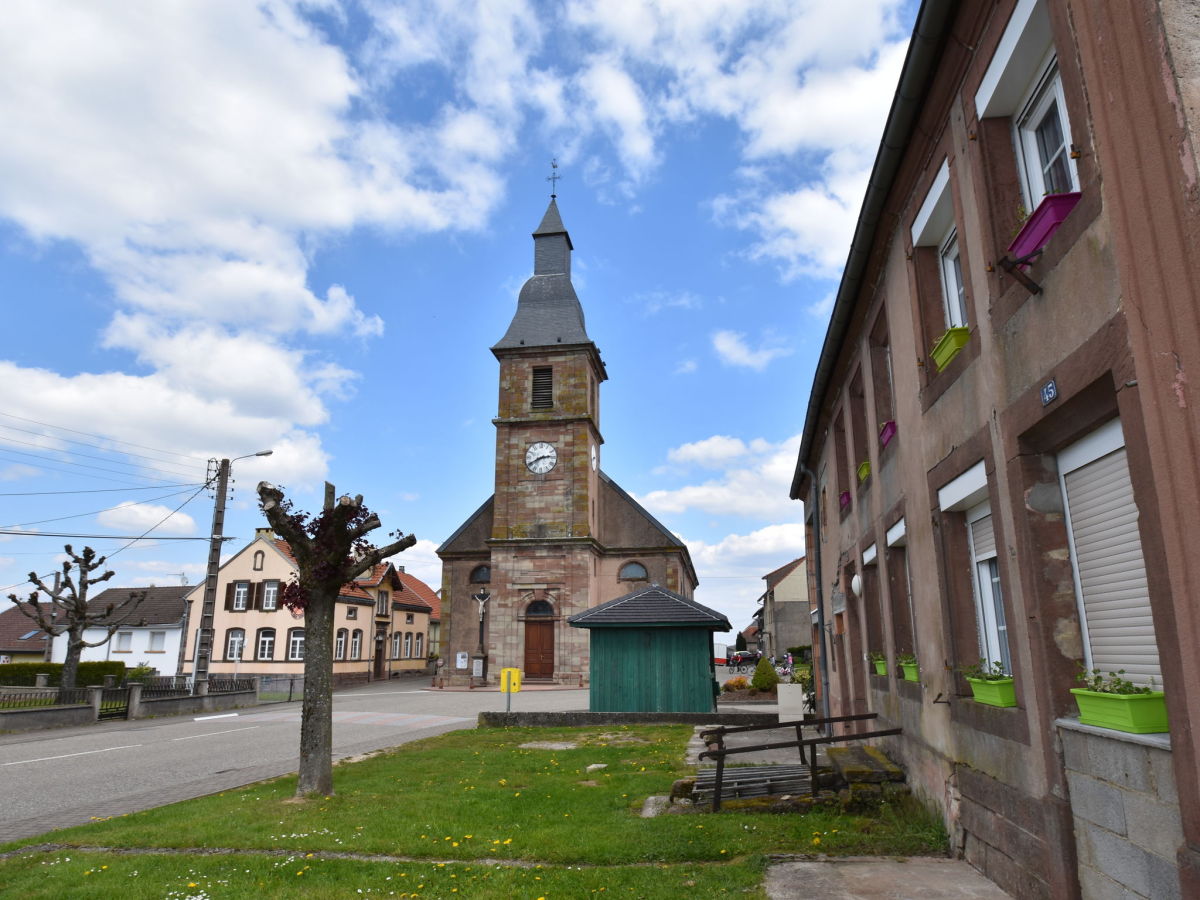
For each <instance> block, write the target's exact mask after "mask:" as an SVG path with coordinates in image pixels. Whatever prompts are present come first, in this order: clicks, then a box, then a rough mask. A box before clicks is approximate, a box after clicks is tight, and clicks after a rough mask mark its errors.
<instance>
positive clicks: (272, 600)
mask: <svg viewBox="0 0 1200 900" xmlns="http://www.w3.org/2000/svg"><path fill="white" fill-rule="evenodd" d="M278 607H279V582H278V581H264V582H263V588H262V609H263V612H272V611H273V610H275V609H277V608H278Z"/></svg>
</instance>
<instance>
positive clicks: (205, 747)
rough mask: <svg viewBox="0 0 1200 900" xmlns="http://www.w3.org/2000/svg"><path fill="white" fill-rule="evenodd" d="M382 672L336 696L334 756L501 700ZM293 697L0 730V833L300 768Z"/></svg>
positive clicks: (534, 705)
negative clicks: (229, 709) (149, 716)
mask: <svg viewBox="0 0 1200 900" xmlns="http://www.w3.org/2000/svg"><path fill="white" fill-rule="evenodd" d="M426 685H427V682H425V681H421V682H417V681H415V680H409V679H404V680H400V681H390V682H380V683H379V684H376V685H369V686H364V687H361V688H355V689H352V690H348V691H343V692H339V693H338V694H335V695H334V711H333V756H334V759H341V758H343V757H346V756H354V755H356V754H359V753H365V752H367V751H369V750H378V749H381V748H385V747H394V746H396V745H398V744H403V743H405V742H407V741H411V740H416V739H418V738H423V737H429V736H431V735H435V734H441V733H442V732H446V731H453V730H455V729H459V728H472V727H474V725H475V721H476V716H477V715H478V713H479V712H481V711H483V710H490V709H498V710H502V709H504V702H505V697H504V695H503V694H499V693H496V692H493V691H469V692H467V691H464V692H460V691H435V690H429V689H427V688H426ZM587 704H588V694H587V691H586V690H553V691H551V690H543V691H522V692H521V693H520V694H517V695H515V696H514V697H513V704H512V708H513V709H514V710H521V711H535V710H536V711H541V710H574V709H586V708H587ZM299 743H300V704H299V703H298V702H296V703H287V704H275V705H272V706H260V707H255V708H253V709H244V710H239V711H238V712H237V713H236V714H225V715H222V716H212V715H209V716H197V717H194V718H193V717H191V716H180V717H175V718H170V719H153V720H144V721H135V722H104V723H97V724H95V725H90V726H87V727H81V728H66V729H54V730H50V731H41V732H33V733H25V734H15V735H0V817H2V818H0V843H3V842H4V841H11V840H16V839H18V838H23V837H30V836H33V835H37V834H41V833H43V832H45V831H48V830H50V829H53V828H64V827H67V826H70V825H79V824H83V823H86V822H89V821H91V819H92V817H101V816H112V815H120V814H122V813H127V812H134V811H137V810H141V809H149V808H151V807H155V806H162V805H163V804H166V803H173V802H175V801H177V800H184V799H187V798H189V797H199V796H202V795H204V794H210V793H213V792H214V791H221V790H227V789H229V788H233V787H238V786H240V785H243V784H249V783H250V782H253V781H259V780H261V779H264V778H274V777H276V776H278V775H284V774H287V773H289V772H294V771H296V768H297V765H298V760H297V754H298V752H299V751H298V748H299Z"/></svg>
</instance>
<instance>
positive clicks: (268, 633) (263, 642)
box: [254, 628, 275, 659]
mask: <svg viewBox="0 0 1200 900" xmlns="http://www.w3.org/2000/svg"><path fill="white" fill-rule="evenodd" d="M254 658H255V659H274V658H275V629H274V628H260V629H258V641H257V650H256V652H255V654H254Z"/></svg>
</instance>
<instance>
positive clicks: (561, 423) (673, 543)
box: [438, 198, 697, 684]
mask: <svg viewBox="0 0 1200 900" xmlns="http://www.w3.org/2000/svg"><path fill="white" fill-rule="evenodd" d="M533 241H534V274H533V276H532V277H531V278H530V279H529V280H528V281H526V283H525V285H524V286H523V287H522V288H521V293H520V296H519V298H518V302H517V311H516V314H515V315H514V316H513V320H512V323H511V324H510V325H509V327H508V331H507V332H506V333H505V335H504V337H503V338H501V339H500V341H499V343H497V344H496V345H495V346H494V347H492V353H493V354H495V356H496V358H497V359H498V360H499V362H500V396H499V408H498V412H497V415H496V418H495V419H494V420H493V421H494V424H495V426H496V481H495V492H494V493H493V494H492V496H491V497H489V498H488V499H487V501H486V502H485V503H484V504H483V505H482V506H481V507H480V508H479V509H478V510H476V511H475V513H474V514H472V515H471V516H470V517H469V518H468V519H467V520H466V521H465V522H464V523H463V524H462V526H461V527H459V529H458V530H457V531H456V532H455V533H454V534H453V535H451V536H450V537H449V538H448V539H447V540H446V542H445V543H444V544H442V546H441V547H439V548H438V556H439V557H440V558H441V560H442V617H443V618H442V621H443V628H444V629H445V639H444V641H443V644H442V647H443V658H444V660H445V668H444V670H443V671H444V673H445V674H446V675H449V676H450V677H451V679H452V680H458V681H465V680H467V679H468V678H469V677H471V676H472V673H473V672H475V673H477V672H478V671H479V668H478V664H477V662H476V660H477V659H480V658H482V660H483V666H482V668H483V671H485V672H486V677H487V678H488V680H489V681H493V682H494V681H496V680H497V679H498V678H499V673H500V669H501V668H505V667H515V668H518V669H521V670H522V672H523V673H524V677H525V679H526V680H535V681H549V682H557V683H571V684H584V683H586V682H587V676H588V665H589V655H588V633H587V631H586V630H584V629H577V628H570V627H569V626H568V625H567V619H568V617H570V616H572V615H575V614H577V613H581V612H583V611H584V610H587V609H589V608H591V607H593V606H598V605H599V604H601V603H604V602H606V601H608V600H612V599H614V598H616V597H619V596H621V595H623V594H627V593H629V592H630V591H633V590H635V589H637V588H640V587H645V586H647V585H649V584H659V585H662V586H664V587H667V588H669V589H670V590H673V591H675V592H677V593H679V594H682V595H683V596H685V597H691V596H692V594H693V591H694V590H695V586H696V583H697V579H696V572H695V569H694V568H693V566H692V561H691V557H690V556H689V554H688V551H687V547H686V546H685V545H684V544H683V542H682V541H680V540H679V539H678V538H676V537H675V536H674V535H673V534H671V533H670V532H669V531H668V530H667V529H666V528H665V527H663V526H662V525H661V524H660V523H659V522H658V521H656V520H655V519H654V517H653V516H651V515H650V514H649V513H648V512H647V511H646V510H645V509H643V508H642V507H641V506H640V505H639V504H638V503H637V501H635V500H634V499H633V498H632V497H630V496H629V495H628V494H627V493H625V491H623V490H621V488H620V487H619V486H618V485H617V484H616V482H614V481H613V480H612V479H611V478H609V477H608V476H607V475H606V474H605V473H604V472H603V471H602V470H601V469H600V447H601V446H602V445H603V443H604V439H603V437H602V436H601V433H600V410H599V400H600V384H601V383H602V382H603V381H605V380H606V379H607V378H608V374H607V372H606V371H605V367H604V362H603V361H602V360H601V358H600V351H599V350H598V349H597V348H596V345H595V344H594V343H592V341H591V339H590V338H589V337H588V335H587V331H586V327H585V324H584V315H583V307H582V306H581V304H580V302H579V298H578V297H577V296H576V294H575V289H574V287H573V286H572V284H571V252H572V250H573V247H572V244H571V238H570V235H569V234H568V233H567V230H566V228H565V227H564V226H563V223H562V218H561V217H560V215H559V212H558V206H557V202H556V201H555V200H554V199H553V198H552V199H551V201H550V206H549V207H548V208H547V210H546V214H545V216H544V217H543V218H542V222H541V224H540V225H539V226H538V229H537V231H535V232H534V233H533ZM482 598H486V599H485V600H483V602H482V603H481V602H480V601H481V599H482ZM481 633H482V637H483V640H482V646H481V641H480V635H481ZM481 651H482V652H481ZM464 661H465V665H463V663H464ZM476 680H477V681H478V676H477V675H476Z"/></svg>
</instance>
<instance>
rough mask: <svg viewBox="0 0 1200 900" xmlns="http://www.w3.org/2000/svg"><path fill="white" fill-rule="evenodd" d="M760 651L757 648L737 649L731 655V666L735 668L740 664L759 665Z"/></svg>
mask: <svg viewBox="0 0 1200 900" xmlns="http://www.w3.org/2000/svg"><path fill="white" fill-rule="evenodd" d="M758 657H759V653H758V651H757V650H735V651H734V653H733V655H732V656H731V657H729V663H728V665H729V667H730V668H731V669H732V668H735V667H738V666H756V665H758Z"/></svg>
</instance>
